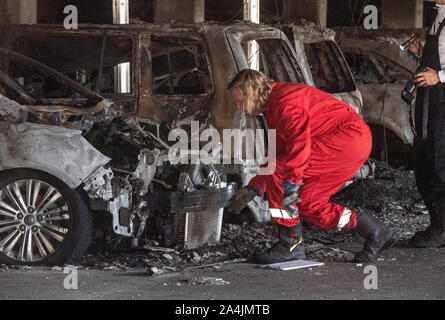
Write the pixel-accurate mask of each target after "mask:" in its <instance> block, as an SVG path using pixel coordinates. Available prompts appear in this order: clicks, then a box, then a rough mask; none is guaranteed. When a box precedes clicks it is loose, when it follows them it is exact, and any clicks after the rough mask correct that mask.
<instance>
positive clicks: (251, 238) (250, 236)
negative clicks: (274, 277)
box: [81, 165, 429, 275]
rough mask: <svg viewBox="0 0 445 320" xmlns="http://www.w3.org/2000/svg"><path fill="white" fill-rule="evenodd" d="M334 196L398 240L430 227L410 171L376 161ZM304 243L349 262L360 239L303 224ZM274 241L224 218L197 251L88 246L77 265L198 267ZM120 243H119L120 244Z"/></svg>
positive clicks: (267, 231) (310, 250) (312, 251)
mask: <svg viewBox="0 0 445 320" xmlns="http://www.w3.org/2000/svg"><path fill="white" fill-rule="evenodd" d="M332 200H333V201H335V202H337V203H339V204H342V205H344V206H347V207H349V208H358V209H359V210H367V211H368V212H370V213H372V214H373V215H375V216H377V217H379V218H380V219H381V220H382V221H383V222H384V223H386V224H388V225H390V226H391V227H392V228H393V229H394V230H395V231H396V233H397V235H398V237H399V240H400V241H405V240H407V239H409V238H410V237H411V236H412V235H413V234H414V233H415V232H416V231H418V230H421V229H424V228H426V227H427V226H428V223H429V218H428V214H427V213H428V212H427V211H426V208H425V206H424V205H423V201H422V200H421V197H420V195H419V193H418V192H417V189H416V185H415V179H414V173H413V172H412V171H410V170H396V169H392V168H387V167H385V166H381V165H380V166H377V168H376V171H375V176H374V177H373V178H368V179H364V180H358V181H356V182H355V183H353V184H351V185H349V186H348V187H346V188H345V189H343V190H341V191H340V192H339V193H337V194H336V195H335V196H334V197H333V198H332ZM304 237H305V248H306V255H307V258H308V259H311V260H317V261H321V262H330V261H343V262H345V261H352V259H353V256H354V250H348V249H345V247H346V248H347V247H348V245H355V247H356V248H359V247H360V246H361V242H362V240H361V238H360V237H358V236H356V235H354V234H345V233H341V232H337V231H335V230H321V229H319V228H317V227H315V226H313V225H309V224H308V223H306V222H305V223H304ZM276 241H277V238H276V235H275V229H274V227H273V226H271V225H264V224H258V223H249V222H243V223H241V224H234V223H228V222H225V223H224V224H223V228H222V234H221V241H220V242H219V243H218V244H217V245H215V246H205V247H202V248H199V249H195V250H184V249H182V248H181V247H179V246H177V247H174V248H161V247H159V244H158V243H157V242H156V241H151V242H149V243H148V244H146V245H144V246H143V247H142V248H140V249H133V250H128V248H127V247H125V248H117V249H113V250H105V251H104V250H103V248H102V249H101V248H98V249H97V250H94V249H93V250H90V251H89V253H88V254H87V255H85V256H84V258H83V260H82V262H81V266H82V267H83V268H94V269H101V270H127V269H131V268H146V269H147V274H149V275H154V274H160V273H165V272H172V271H184V270H188V269H194V268H201V267H206V266H207V267H215V268H218V267H219V265H222V264H224V263H233V262H240V261H248V260H249V258H251V257H252V255H253V253H254V252H255V250H267V249H268V248H270V247H271V246H273V245H274V243H275V242H276ZM121 246H122V245H121Z"/></svg>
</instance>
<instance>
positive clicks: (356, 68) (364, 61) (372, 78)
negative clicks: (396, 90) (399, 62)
mask: <svg viewBox="0 0 445 320" xmlns="http://www.w3.org/2000/svg"><path fill="white" fill-rule="evenodd" d="M345 58H346V60H347V61H348V64H349V66H350V68H351V72H352V74H353V76H354V78H355V80H356V81H357V82H360V83H394V82H398V81H402V82H403V81H407V80H409V79H410V77H409V74H408V73H406V72H404V71H402V70H401V69H399V68H397V67H396V66H394V65H392V64H390V63H388V62H386V61H384V59H382V58H380V57H376V56H375V55H365V54H360V53H345Z"/></svg>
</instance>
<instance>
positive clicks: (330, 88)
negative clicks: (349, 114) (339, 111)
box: [281, 20, 363, 116]
mask: <svg viewBox="0 0 445 320" xmlns="http://www.w3.org/2000/svg"><path fill="white" fill-rule="evenodd" d="M281 28H282V30H283V31H284V33H285V34H286V36H287V37H288V39H289V40H290V41H291V43H292V44H293V45H294V46H295V48H296V50H299V51H301V52H302V53H303V54H302V55H301V59H304V60H305V62H304V63H306V64H307V65H308V66H309V69H310V71H311V74H310V75H311V79H312V81H313V86H314V87H316V88H318V89H320V90H322V91H324V92H327V93H329V94H331V95H333V96H334V97H335V98H337V99H339V100H341V101H343V102H345V103H347V104H349V105H350V106H351V107H353V108H354V110H355V111H356V112H357V113H358V114H359V115H361V116H363V101H362V96H361V93H360V91H359V90H358V89H357V86H356V84H355V81H354V78H353V76H352V73H351V70H350V69H349V66H348V63H347V62H346V60H345V57H344V56H343V53H342V51H341V50H340V48H339V47H338V45H337V43H336V41H335V32H334V31H333V30H331V29H322V28H320V27H318V26H317V25H315V24H314V23H312V22H308V21H305V20H302V22H301V23H299V24H296V23H294V24H289V25H284V26H281Z"/></svg>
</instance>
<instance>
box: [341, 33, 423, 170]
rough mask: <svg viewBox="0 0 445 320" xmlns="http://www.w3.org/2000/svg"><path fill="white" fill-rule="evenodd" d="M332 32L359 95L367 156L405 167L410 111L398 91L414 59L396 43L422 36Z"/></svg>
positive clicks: (413, 67)
mask: <svg viewBox="0 0 445 320" xmlns="http://www.w3.org/2000/svg"><path fill="white" fill-rule="evenodd" d="M335 31H336V33H337V43H338V44H339V46H340V48H341V50H342V51H343V53H344V55H345V57H346V59H347V61H348V64H349V66H350V68H351V70H352V73H353V75H354V78H355V81H356V82H357V85H358V88H359V90H360V92H361V93H362V95H363V118H364V120H365V121H366V122H367V123H368V125H369V126H370V128H371V131H372V135H373V150H372V154H371V157H372V158H374V159H377V160H381V161H385V162H387V163H390V164H392V165H394V166H401V165H408V166H409V164H410V153H411V151H410V150H411V145H412V143H413V139H414V133H413V129H412V121H411V118H412V116H413V114H414V113H413V112H414V110H413V107H410V106H409V105H408V104H406V103H405V102H404V101H403V100H402V99H401V97H400V95H401V92H402V90H403V88H404V86H405V85H406V82H407V81H408V80H410V79H411V78H412V75H413V73H414V72H415V70H416V68H417V66H418V61H417V59H416V58H415V57H414V56H412V55H411V54H410V53H409V52H407V50H402V49H401V48H400V45H401V44H402V43H403V42H404V41H405V40H406V39H408V38H409V37H410V35H411V34H413V33H416V32H417V33H419V34H421V35H424V34H425V32H424V30H417V29H413V30H404V29H397V30H396V29H395V30H391V29H381V30H365V29H363V28H353V27H344V28H338V29H335Z"/></svg>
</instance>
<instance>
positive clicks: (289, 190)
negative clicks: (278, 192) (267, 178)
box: [281, 180, 303, 218]
mask: <svg viewBox="0 0 445 320" xmlns="http://www.w3.org/2000/svg"><path fill="white" fill-rule="evenodd" d="M302 185H303V183H300V184H299V185H295V184H294V183H293V182H292V181H289V180H284V181H283V185H282V189H283V191H284V194H283V200H282V201H281V205H282V206H283V208H284V209H286V210H287V211H288V212H289V214H290V216H291V217H292V218H296V217H297V216H298V209H297V208H295V205H296V204H297V203H298V202H300V201H301V199H300V198H299V197H298V190H299V189H300V187H301V186H302Z"/></svg>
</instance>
